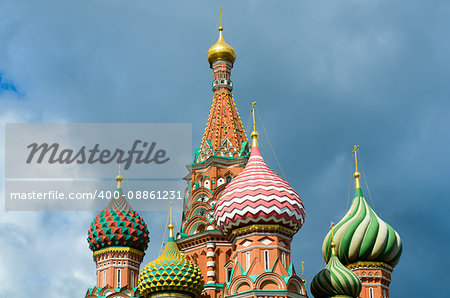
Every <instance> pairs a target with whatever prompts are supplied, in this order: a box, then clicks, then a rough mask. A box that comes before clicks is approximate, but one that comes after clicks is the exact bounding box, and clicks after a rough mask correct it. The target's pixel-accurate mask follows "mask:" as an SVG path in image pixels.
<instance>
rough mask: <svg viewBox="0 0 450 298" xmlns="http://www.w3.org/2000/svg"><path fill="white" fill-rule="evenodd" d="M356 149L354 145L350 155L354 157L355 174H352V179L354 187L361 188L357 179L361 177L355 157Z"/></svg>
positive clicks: (357, 146)
mask: <svg viewBox="0 0 450 298" xmlns="http://www.w3.org/2000/svg"><path fill="white" fill-rule="evenodd" d="M358 148H359V145H354V146H353V151H352V154H354V155H355V173H354V174H353V177H354V178H355V187H356V188H361V185H360V184H359V177H361V174H360V173H359V172H358V156H357V151H358Z"/></svg>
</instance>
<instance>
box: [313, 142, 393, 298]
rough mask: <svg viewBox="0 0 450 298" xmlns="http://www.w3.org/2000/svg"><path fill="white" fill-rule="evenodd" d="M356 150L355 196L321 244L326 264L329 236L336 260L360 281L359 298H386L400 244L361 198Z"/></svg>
mask: <svg viewBox="0 0 450 298" xmlns="http://www.w3.org/2000/svg"><path fill="white" fill-rule="evenodd" d="M357 149H358V146H355V147H354V150H353V153H354V155H355V168H356V171H355V173H354V175H353V177H354V178H355V196H354V199H353V202H352V205H351V206H350V209H349V211H348V212H347V214H346V215H345V216H344V218H342V219H341V221H340V222H339V223H338V224H337V225H336V226H335V227H334V228H333V229H332V231H330V232H329V233H328V234H327V236H326V237H325V239H324V241H323V246H322V253H323V256H324V258H325V261H326V262H328V261H329V260H330V258H331V254H332V245H331V244H332V242H333V240H332V233H334V242H335V243H336V256H337V257H338V258H339V260H340V262H341V263H342V264H344V265H345V266H347V267H348V268H349V269H351V270H352V271H353V272H354V273H355V274H356V275H357V276H358V277H359V278H360V279H361V281H362V286H363V287H362V291H361V294H360V296H359V297H361V298H388V297H389V284H390V282H391V273H392V270H393V269H394V267H395V265H397V263H398V262H399V260H400V256H401V254H402V243H401V240H400V236H399V235H398V234H397V232H396V231H395V230H394V229H393V228H392V227H391V226H390V225H388V224H387V223H385V222H384V221H383V220H381V218H379V217H378V215H377V214H376V213H375V211H374V210H373V209H372V208H371V207H370V206H369V204H367V202H366V200H365V199H364V197H363V194H362V190H361V185H360V182H359V178H360V176H361V174H360V173H359V172H358V160H357Z"/></svg>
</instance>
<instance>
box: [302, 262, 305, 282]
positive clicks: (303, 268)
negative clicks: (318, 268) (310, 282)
mask: <svg viewBox="0 0 450 298" xmlns="http://www.w3.org/2000/svg"><path fill="white" fill-rule="evenodd" d="M302 282H303V283H304V284H305V283H306V280H305V261H302Z"/></svg>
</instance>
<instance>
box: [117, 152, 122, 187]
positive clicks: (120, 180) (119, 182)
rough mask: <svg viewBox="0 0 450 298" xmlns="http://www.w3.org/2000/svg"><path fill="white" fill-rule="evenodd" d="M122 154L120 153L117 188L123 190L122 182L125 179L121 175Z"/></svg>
mask: <svg viewBox="0 0 450 298" xmlns="http://www.w3.org/2000/svg"><path fill="white" fill-rule="evenodd" d="M122 152H123V151H120V155H119V160H118V162H117V163H118V164H119V173H118V174H117V176H116V182H117V188H120V189H121V188H122V181H123V177H122V175H120V163H121V162H122Z"/></svg>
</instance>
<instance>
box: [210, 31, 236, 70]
mask: <svg viewBox="0 0 450 298" xmlns="http://www.w3.org/2000/svg"><path fill="white" fill-rule="evenodd" d="M222 31H223V28H222V26H219V39H218V40H217V42H216V43H215V44H214V45H213V46H212V47H210V48H209V50H208V53H207V57H208V62H209V64H210V65H212V64H213V63H214V62H216V61H219V60H225V61H228V62H230V63H231V64H233V63H234V61H236V52H235V51H234V49H233V48H232V47H231V46H230V45H228V44H227V43H226V42H225V40H224V39H223V34H222Z"/></svg>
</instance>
